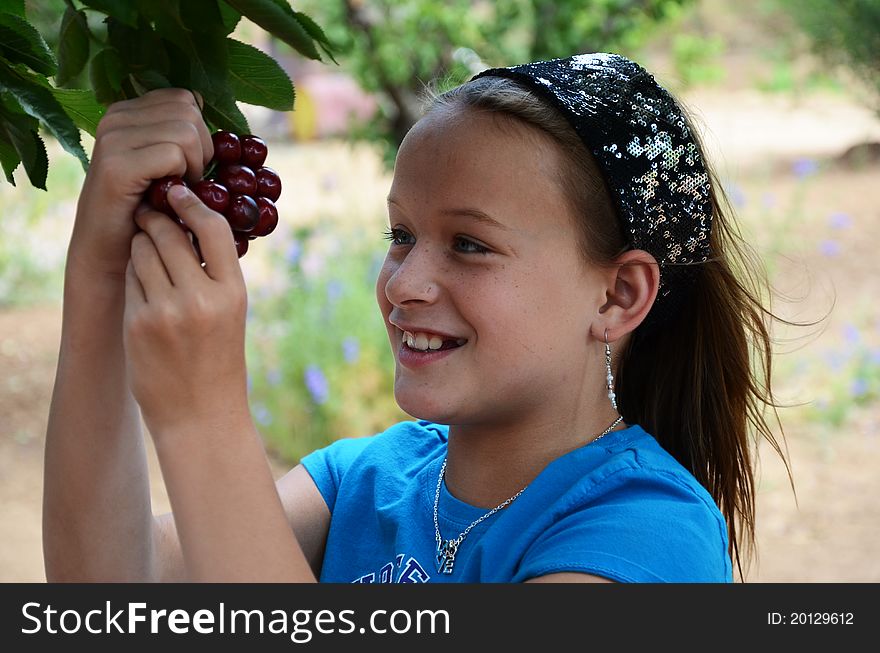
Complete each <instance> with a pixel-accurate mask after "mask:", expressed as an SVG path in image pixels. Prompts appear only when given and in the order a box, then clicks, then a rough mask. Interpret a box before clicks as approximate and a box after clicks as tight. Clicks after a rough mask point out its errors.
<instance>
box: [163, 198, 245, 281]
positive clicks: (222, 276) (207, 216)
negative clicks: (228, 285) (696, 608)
mask: <svg viewBox="0 0 880 653" xmlns="http://www.w3.org/2000/svg"><path fill="white" fill-rule="evenodd" d="M168 203H169V204H171V208H172V209H174V211H175V213H177V215H178V216H179V217H180V218H181V219H182V220H183V222H184V223H185V224H186V226H187V227H189V228H190V230H191V231H192V232H193V234H194V235H195V237H196V238H197V239H198V241H199V248H200V249H201V252H202V258H203V259H204V260H205V272H206V273H207V274H208V276H209V277H211V278H212V279H215V280H217V281H228V280H232V279H235V278H241V276H242V273H241V265H240V264H239V262H238V254H237V252H236V251H235V241H234V240H233V238H232V229H230V227H229V223H228V222H227V221H226V218H224V217H223V216H222V215H220V214H219V213H217V212H216V211H212V210H211V209H209V208H208V207H207V206H205V205H204V204H203V203H202V201H201V200H200V199H199V198H198V197H196V196H195V194H194V193H193V192H192V191H191V190H189V189H188V188H186V187H184V186H180V185H177V186H172V187H171V188H170V189H169V191H168Z"/></svg>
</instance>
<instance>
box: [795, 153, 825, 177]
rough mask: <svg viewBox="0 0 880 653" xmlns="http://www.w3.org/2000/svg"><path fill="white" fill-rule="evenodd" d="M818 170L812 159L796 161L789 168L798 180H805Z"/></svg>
mask: <svg viewBox="0 0 880 653" xmlns="http://www.w3.org/2000/svg"><path fill="white" fill-rule="evenodd" d="M818 169H819V164H818V163H816V161H815V160H813V159H807V158H802V159H798V160H797V161H795V162H794V164H792V166H791V171H792V173H794V176H795V177H797V178H798V179H806V178H807V177H809V176H810V175H812V174H814V173H815V172H816V171H817V170H818Z"/></svg>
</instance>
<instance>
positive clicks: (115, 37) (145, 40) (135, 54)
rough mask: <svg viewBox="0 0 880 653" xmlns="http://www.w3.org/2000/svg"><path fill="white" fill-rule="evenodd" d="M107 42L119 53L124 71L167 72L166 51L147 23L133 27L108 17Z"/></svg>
mask: <svg viewBox="0 0 880 653" xmlns="http://www.w3.org/2000/svg"><path fill="white" fill-rule="evenodd" d="M107 42H108V44H109V45H110V46H111V47H113V48H114V49H115V50H116V52H118V53H119V57H120V59H121V60H122V62H123V70H124V71H135V72H142V71H146V70H155V71H157V72H159V73H162V74H165V73H167V72H168V53H167V52H166V50H165V46H164V44H163V43H162V39H161V38H160V36H159V35H158V34H157V33H156V32H155V31H154V30H153V28H152V27H151V26H150V25H149V23H142V24H141V26H140V27H138V28H137V29H134V28H131V27H129V26H128V25H126V24H125V23H122V22H120V21H118V20H116V19H115V18H108V19H107Z"/></svg>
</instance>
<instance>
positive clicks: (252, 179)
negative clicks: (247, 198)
mask: <svg viewBox="0 0 880 653" xmlns="http://www.w3.org/2000/svg"><path fill="white" fill-rule="evenodd" d="M217 181H219V182H220V183H221V184H223V185H224V186H226V188H228V189H229V192H230V193H238V194H240V195H256V194H257V176H256V175H255V174H254V171H253V170H251V169H250V168H248V167H247V166H243V165H239V164H237V163H233V164H232V165H228V166H223V167H222V168H220V170H219V172H218V173H217Z"/></svg>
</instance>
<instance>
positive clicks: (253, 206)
mask: <svg viewBox="0 0 880 653" xmlns="http://www.w3.org/2000/svg"><path fill="white" fill-rule="evenodd" d="M224 215H225V216H226V220H227V222H229V226H230V227H232V230H233V231H251V230H253V228H254V227H256V226H257V223H258V222H259V221H260V210H259V209H258V208H257V203H256V202H255V201H254V198H253V197H251V196H250V195H240V194H233V195H232V198H231V199H230V200H229V207H228V208H227V209H226V213H225V214H224Z"/></svg>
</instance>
